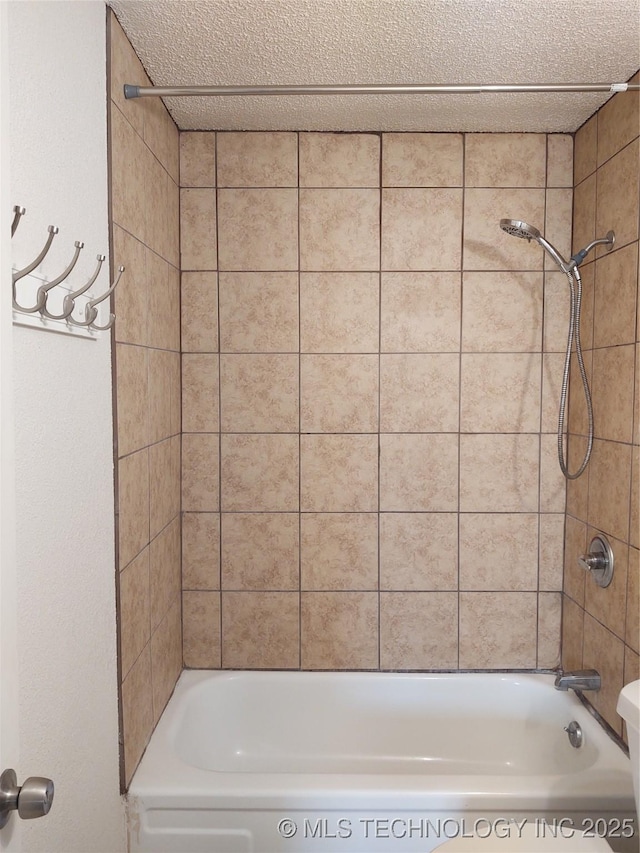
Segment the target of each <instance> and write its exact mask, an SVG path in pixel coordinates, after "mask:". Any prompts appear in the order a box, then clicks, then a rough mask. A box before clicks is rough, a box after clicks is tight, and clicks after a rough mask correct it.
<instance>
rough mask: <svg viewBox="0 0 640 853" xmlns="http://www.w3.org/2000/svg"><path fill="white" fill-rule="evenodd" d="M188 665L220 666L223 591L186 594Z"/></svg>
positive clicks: (184, 626)
mask: <svg viewBox="0 0 640 853" xmlns="http://www.w3.org/2000/svg"><path fill="white" fill-rule="evenodd" d="M182 632H183V645H184V665H185V666H186V667H190V668H192V669H217V668H218V667H219V666H220V593H219V592H184V593H183V594H182Z"/></svg>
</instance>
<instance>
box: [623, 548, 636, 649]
mask: <svg viewBox="0 0 640 853" xmlns="http://www.w3.org/2000/svg"><path fill="white" fill-rule="evenodd" d="M625 642H626V643H627V645H629V646H631V648H632V649H635V651H636V652H640V551H638V549H637V548H629V571H628V573H627V620H626V627H625Z"/></svg>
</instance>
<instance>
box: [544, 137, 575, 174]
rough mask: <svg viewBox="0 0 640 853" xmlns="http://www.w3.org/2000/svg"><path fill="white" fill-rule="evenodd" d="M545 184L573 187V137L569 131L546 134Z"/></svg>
mask: <svg viewBox="0 0 640 853" xmlns="http://www.w3.org/2000/svg"><path fill="white" fill-rule="evenodd" d="M547 186H548V187H573V137H572V136H571V134H569V133H550V134H549V135H548V136H547Z"/></svg>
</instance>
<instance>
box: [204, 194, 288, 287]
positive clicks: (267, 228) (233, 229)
mask: <svg viewBox="0 0 640 853" xmlns="http://www.w3.org/2000/svg"><path fill="white" fill-rule="evenodd" d="M218 253H219V262H220V269H221V270H239V271H240V270H241V271H248V272H257V271H259V270H295V269H297V268H298V192H297V190H295V189H233V190H232V189H228V190H218Z"/></svg>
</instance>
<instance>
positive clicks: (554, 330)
mask: <svg viewBox="0 0 640 853" xmlns="http://www.w3.org/2000/svg"><path fill="white" fill-rule="evenodd" d="M593 270H594V267H593V264H591V265H590V266H588V267H584V268H583V273H587V274H589V277H591V278H592V277H593ZM586 278H587V275H584V274H583V278H582V283H583V296H582V305H581V320H580V332H581V341H582V347H583V349H584V348H588V347H590V346H591V332H592V328H593V323H592V322H590V321H591V320H592V313H593V306H591V305H589V306H587V304H586V303H587V298H588V293H587V282H586ZM591 296H593V292H592V291H591ZM570 307H571V298H570V291H569V285H568V282H567V277H566V275H565V274H564V273H563V272H559V271H558V272H551V271H548V272H546V273H545V277H544V351H545V352H561V353H564V352H566V349H567V334H568V329H569V310H570ZM589 309H591V310H589Z"/></svg>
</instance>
